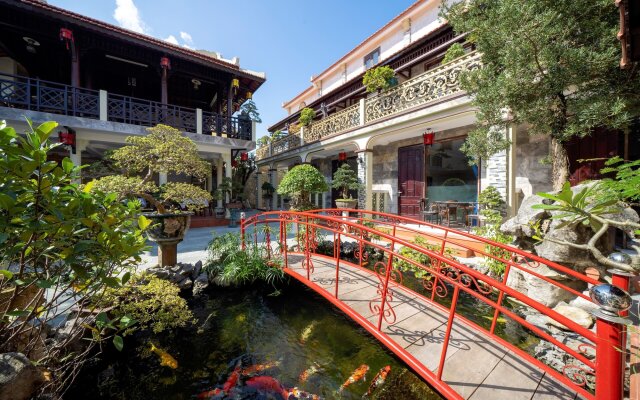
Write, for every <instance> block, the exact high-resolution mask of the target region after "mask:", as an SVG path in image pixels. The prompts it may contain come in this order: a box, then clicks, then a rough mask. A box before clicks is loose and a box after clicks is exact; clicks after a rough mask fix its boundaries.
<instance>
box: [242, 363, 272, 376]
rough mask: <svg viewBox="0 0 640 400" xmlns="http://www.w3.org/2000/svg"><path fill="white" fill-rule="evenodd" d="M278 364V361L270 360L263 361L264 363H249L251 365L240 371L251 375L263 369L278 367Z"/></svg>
mask: <svg viewBox="0 0 640 400" xmlns="http://www.w3.org/2000/svg"><path fill="white" fill-rule="evenodd" d="M278 366H280V361H270V362H268V363H265V364H255V365H251V366H249V367H247V368H245V369H243V370H242V371H241V372H240V373H241V374H242V375H253V374H257V373H258V372H262V371H264V370H267V369H271V368H275V367H278Z"/></svg>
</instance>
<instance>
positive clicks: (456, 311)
mask: <svg viewBox="0 0 640 400" xmlns="http://www.w3.org/2000/svg"><path fill="white" fill-rule="evenodd" d="M241 232H242V237H243V242H242V243H243V246H246V245H248V244H249V243H250V244H252V245H256V246H263V247H262V249H263V251H265V252H266V256H267V257H269V258H272V257H273V258H279V259H280V260H281V262H282V265H283V267H284V271H285V272H286V273H287V274H288V275H290V276H291V277H293V278H295V279H297V280H298V281H300V282H302V283H303V284H305V285H306V286H308V287H309V288H311V289H312V290H314V291H315V292H317V293H319V294H320V295H322V296H323V297H325V298H326V299H327V300H329V301H330V302H331V303H332V304H333V305H335V306H336V307H338V308H339V309H340V310H341V311H342V312H344V313H345V314H346V315H347V316H349V317H350V318H351V319H353V320H354V321H355V322H357V323H358V324H360V325H361V326H362V327H363V328H365V329H366V330H367V331H369V332H370V333H371V334H372V335H373V336H374V337H376V338H377V339H378V340H379V341H380V342H381V343H382V344H383V345H384V346H386V347H387V348H388V349H390V350H391V351H393V352H394V353H395V354H396V355H397V356H398V357H399V358H401V359H402V360H403V361H404V362H405V363H406V364H407V365H408V366H409V367H411V368H412V369H413V370H414V371H415V372H416V373H418V374H419V375H420V376H422V378H424V379H425V380H426V381H427V382H428V383H429V384H430V385H431V386H433V387H434V388H435V389H436V390H437V391H439V392H440V393H441V394H442V395H443V396H445V397H446V398H448V399H492V400H498V399H508V400H517V399H582V398H584V399H597V400H605V399H607V400H617V399H621V398H622V396H623V374H624V364H623V362H624V359H625V357H624V349H625V346H623V345H622V343H625V342H626V340H625V333H624V329H623V327H622V325H620V324H617V323H612V322H607V321H604V320H601V319H598V320H597V322H596V328H597V329H594V330H592V329H589V328H587V327H585V326H583V325H580V324H578V323H576V322H574V321H573V320H571V319H568V318H566V317H565V316H563V315H561V314H560V313H558V312H557V311H554V309H552V308H551V307H549V306H548V305H552V304H549V303H548V302H547V301H546V299H545V298H544V297H542V298H541V297H540V295H539V294H537V295H534V294H531V296H528V295H527V294H525V293H523V292H524V290H520V291H518V290H515V289H514V288H513V286H514V285H513V283H512V282H515V281H518V280H526V281H527V282H529V284H531V285H534V286H536V285H537V286H544V285H548V286H547V287H546V290H547V293H552V292H553V293H555V294H556V295H558V293H563V294H565V295H566V296H561V297H564V298H566V299H569V298H580V299H581V301H586V302H590V301H591V299H590V298H589V296H587V295H585V294H584V293H583V290H584V289H586V288H587V286H588V285H596V284H599V283H600V282H598V281H596V280H594V279H592V278H590V277H588V276H585V275H583V274H580V273H578V272H576V271H574V270H571V269H569V268H566V267H563V266H561V265H558V264H556V263H553V262H551V261H548V260H545V259H542V258H540V257H537V256H535V255H532V254H530V253H527V252H525V251H522V250H520V249H517V248H515V247H511V246H508V245H504V244H500V243H496V242H492V241H489V240H487V239H484V238H481V237H478V236H475V235H472V234H469V233H466V232H459V231H455V230H451V229H449V228H445V227H442V226H439V225H433V224H428V223H425V222H422V221H418V220H414V219H409V218H403V217H399V216H397V215H390V214H384V213H378V212H371V211H362V210H343V209H330V210H316V211H311V212H284V211H274V212H265V213H262V214H258V215H255V216H252V217H250V218H248V219H243V220H242V224H241ZM259 234H260V235H264V237H263V238H261V239H260V243H259V239H258V235H259ZM262 239H264V240H262ZM471 256H475V257H477V258H475V260H484V264H486V265H491V266H492V268H491V270H492V271H494V272H487V273H483V272H482V271H481V268H472V267H471V266H468V265H466V264H464V263H463V262H461V261H466V260H471V259H472V258H471ZM478 257H479V258H478ZM469 264H470V263H469ZM614 283H615V282H614ZM625 289H626V288H625ZM536 296H537V297H536ZM523 311H524V312H523ZM525 314H530V315H533V316H534V317H535V318H536V319H537V321H538V322H537V323H534V322H535V321H534V319H531V318H529V317H525V316H524V315H525ZM540 321H542V322H540ZM547 324H550V325H554V326H556V327H559V330H561V331H562V332H564V334H563V335H562V336H558V335H553V334H552V333H551V330H550V329H547V328H548V325H547ZM556 333H557V331H556ZM540 343H543V344H544V345H545V346H546V347H545V348H546V349H547V350H548V351H549V352H553V353H554V354H556V357H555V358H552V359H550V358H549V357H547V358H546V359H545V358H544V357H543V358H542V359H540V360H539V359H537V358H536V357H534V355H533V353H534V352H533V348H534V347H536V345H538V344H540ZM547 350H545V351H547ZM549 360H551V361H549Z"/></svg>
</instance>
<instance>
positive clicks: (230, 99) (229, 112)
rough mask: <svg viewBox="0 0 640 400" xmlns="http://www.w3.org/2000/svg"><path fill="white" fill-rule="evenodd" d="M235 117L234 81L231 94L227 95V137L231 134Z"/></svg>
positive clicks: (230, 87) (230, 88) (230, 89)
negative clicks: (233, 116)
mask: <svg viewBox="0 0 640 400" xmlns="http://www.w3.org/2000/svg"><path fill="white" fill-rule="evenodd" d="M232 115H233V79H232V80H231V83H230V84H229V93H228V94H227V117H228V118H229V119H228V120H227V135H228V134H230V133H231V116H232Z"/></svg>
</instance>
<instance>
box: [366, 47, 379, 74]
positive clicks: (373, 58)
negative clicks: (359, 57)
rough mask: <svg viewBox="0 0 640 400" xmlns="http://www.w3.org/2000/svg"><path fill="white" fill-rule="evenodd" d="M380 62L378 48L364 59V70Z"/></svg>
mask: <svg viewBox="0 0 640 400" xmlns="http://www.w3.org/2000/svg"><path fill="white" fill-rule="evenodd" d="M378 61H380V47H378V48H377V49H375V50H374V51H372V52H371V53H369V54H367V55H366V56H365V57H364V69H369V68H371V67H373V66H374V65H376V64H377V63H378Z"/></svg>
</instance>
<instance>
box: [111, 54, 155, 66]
mask: <svg viewBox="0 0 640 400" xmlns="http://www.w3.org/2000/svg"><path fill="white" fill-rule="evenodd" d="M104 56H105V57H106V58H110V59H112V60H116V61H122V62H125V63H128V64H133V65H137V66H138V67H144V68H147V67H148V65H147V64H143V63H139V62H136V61H131V60H127V59H126V58H120V57H116V56H112V55H111V54H105V55H104Z"/></svg>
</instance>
